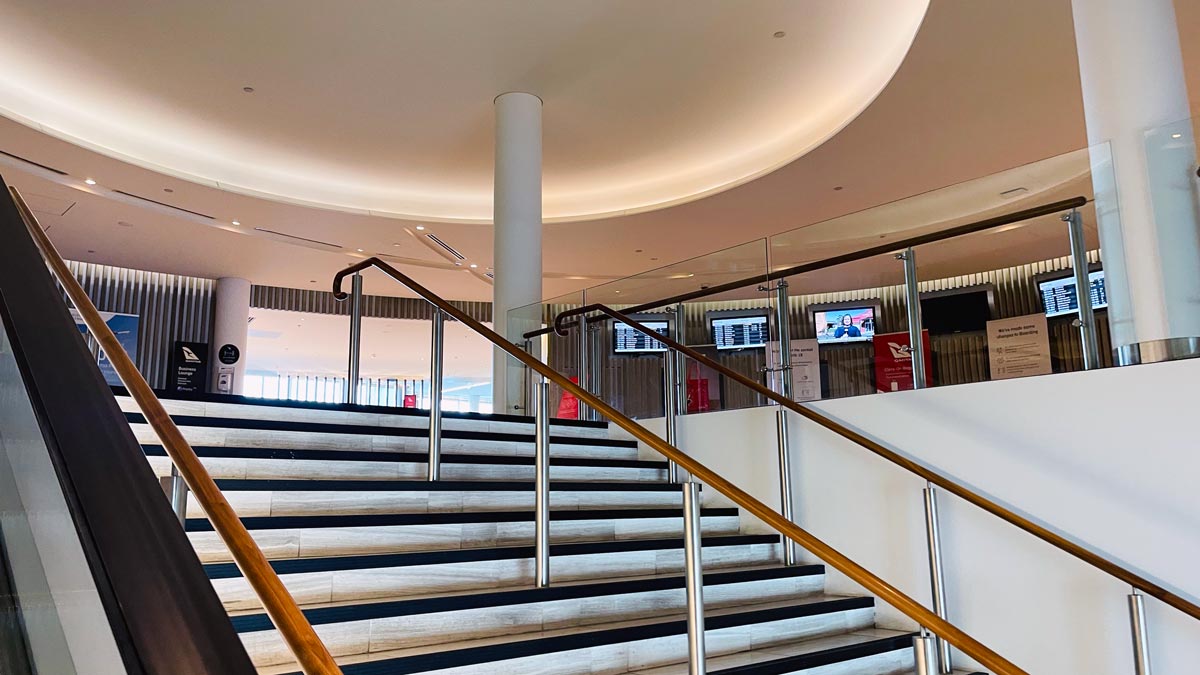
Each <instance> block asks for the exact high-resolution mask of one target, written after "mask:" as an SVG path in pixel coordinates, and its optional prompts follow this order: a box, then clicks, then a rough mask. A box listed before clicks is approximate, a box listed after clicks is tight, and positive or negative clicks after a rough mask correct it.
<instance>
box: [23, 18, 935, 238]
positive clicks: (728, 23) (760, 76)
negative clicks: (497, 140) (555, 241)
mask: <svg viewBox="0 0 1200 675" xmlns="http://www.w3.org/2000/svg"><path fill="white" fill-rule="evenodd" d="M928 4H929V3H928V0H894V1H893V2H887V3H880V2H877V1H876V0H841V1H839V2H828V1H827V0H792V1H791V2H778V0H744V1H743V2H737V3H695V2H690V1H688V0H662V1H661V2H654V3H647V2H640V1H639V0H523V1H522V2H517V3H480V2H477V1H476V0H442V1H440V2H436V3H397V2H390V1H388V0H363V1H362V2H356V3H350V4H344V3H343V4H331V3H327V2H323V1H322V0H293V1H292V2H288V3H278V4H270V3H267V4H262V3H224V4H221V5H211V4H208V3H194V2H186V1H185V0H161V2H156V3H155V4H154V11H146V9H145V5H144V3H140V2H136V1H135V0H110V1H109V2H105V3H78V4H77V5H76V6H73V8H72V11H71V12H62V11H60V9H59V7H58V6H57V5H56V4H55V3H47V2H39V1H38V0H12V1H11V2H6V3H4V6H3V8H2V9H0V61H3V62H4V63H5V64H6V66H8V67H6V68H5V69H3V71H0V114H2V115H4V116H7V117H9V118H11V119H13V120H16V121H19V122H21V123H24V124H27V125H30V126H33V127H36V128H37V129H39V130H41V131H44V132H46V133H49V134H52V135H54V136H57V137H59V138H62V139H64V140H67V141H70V142H72V143H75V144H77V145H80V146H83V147H85V148H88V149H91V150H96V151H98V152H101V153H104V154H106V155H108V156H110V157H113V158H115V159H119V160H121V161H124V162H129V163H132V164H135V165H138V166H141V167H144V168H149V169H152V170H154V171H158V172H160V173H162V174H166V175H170V176H173V177H176V178H181V179H185V180H189V181H193V182H197V183H201V184H204V185H209V186H213V187H219V188H221V189H224V190H228V191H231V192H235V193H239V194H246V195H252V196H258V197H265V198H269V199H274V200H278V201H282V202H287V203H293V204H301V205H310V206H319V207H322V208H330V209H339V210H343V211H351V212H356V213H363V212H366V213H370V214H373V215H380V216H392V217H397V218H406V219H412V220H423V221H426V222H439V221H451V222H467V223H473V222H479V223H487V222H490V221H491V217H492V213H491V211H492V187H493V186H492V173H493V130H494V108H493V103H492V101H493V100H494V99H495V97H496V95H497V94H499V93H502V92H505V91H528V92H531V93H534V94H536V95H538V96H539V97H541V98H542V100H543V101H544V102H545V107H544V113H543V175H544V181H543V217H544V219H545V220H546V221H550V222H554V221H581V220H590V219H596V218H601V217H611V216H616V215H622V214H630V213H638V212H644V211H650V210H655V209H660V208H665V207H667V206H672V205H676V204H681V203H685V202H688V201H693V200H696V199H699V198H701V197H704V196H707V195H711V194H714V193H716V192H720V191H723V190H727V189H729V188H731V187H734V186H737V185H740V184H742V183H745V182H747V181H750V180H753V179H754V178H757V177H759V176H762V175H764V174H766V173H768V172H771V171H773V170H775V169H777V168H779V167H781V166H783V165H785V164H787V163H789V162H791V161H792V160H794V159H796V158H798V157H800V156H802V155H804V154H805V153H807V152H808V151H810V150H812V149H813V148H815V147H816V146H818V145H820V144H821V143H823V142H824V141H825V140H827V139H828V138H830V137H831V136H832V135H834V134H836V133H837V132H838V131H839V130H841V129H842V128H843V127H844V126H845V125H846V124H848V123H849V122H850V121H851V120H853V119H854V118H855V117H857V116H858V114H859V113H861V112H862V111H863V110H864V109H865V108H866V107H867V106H868V105H869V104H870V103H871V101H873V100H874V99H875V97H876V96H877V95H878V94H879V93H880V92H881V91H882V90H883V88H884V87H885V86H886V85H887V84H888V82H889V81H890V80H891V78H892V76H893V75H894V74H895V72H896V70H897V69H898V68H899V66H900V64H901V62H902V61H903V60H904V58H905V56H906V55H907V53H908V49H909V47H910V46H911V44H912V42H913V38H914V37H915V35H916V33H917V30H918V29H919V27H920V25H921V22H922V20H923V18H924V16H925V12H926V10H927V8H928ZM781 25H786V26H788V27H789V30H788V31H787V33H786V34H787V37H788V39H787V40H779V41H777V40H763V39H762V37H763V36H764V35H772V34H775V33H776V32H782V31H778V30H777V29H778V27H779V26H781ZM212 35H221V36H223V39H221V40H212V39H211V36H212ZM315 44H320V45H321V49H313V45H315ZM47 45H53V46H54V48H53V49H48V48H47V47H46V46H47ZM234 70H236V71H237V72H239V73H243V74H244V73H252V74H253V76H254V78H255V79H257V80H259V81H262V82H270V88H269V90H261V91H256V92H254V94H255V97H254V99H253V102H252V103H250V102H249V101H245V102H241V104H240V105H230V104H229V99H228V92H229V91H231V90H233V91H236V90H237V89H241V90H242V91H245V92H246V93H251V92H253V91H254V89H255V87H253V86H250V85H246V84H244V83H243V82H239V81H238V80H239V79H240V78H238V77H237V76H234V75H231V72H232V71H234Z"/></svg>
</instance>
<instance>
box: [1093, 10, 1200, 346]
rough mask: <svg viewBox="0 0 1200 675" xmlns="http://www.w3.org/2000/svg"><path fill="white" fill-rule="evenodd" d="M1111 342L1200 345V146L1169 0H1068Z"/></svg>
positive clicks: (1124, 343)
mask: <svg viewBox="0 0 1200 675" xmlns="http://www.w3.org/2000/svg"><path fill="white" fill-rule="evenodd" d="M1071 6H1072V9H1073V10H1074V17H1075V42H1076V47H1077V49H1078V52H1079V73H1080V79H1081V82H1082V85H1083V103H1084V112H1085V116H1086V119H1087V132H1088V143H1089V144H1090V145H1091V146H1093V147H1092V152H1091V160H1092V183H1093V187H1094V189H1095V193H1096V213H1097V215H1098V218H1099V230H1100V243H1101V249H1102V253H1103V258H1104V267H1105V276H1106V280H1105V283H1106V286H1107V291H1108V301H1109V308H1108V322H1109V326H1110V327H1111V329H1112V339H1113V348H1114V350H1116V351H1117V355H1118V360H1119V361H1120V362H1123V363H1135V362H1138V361H1142V362H1148V361H1155V360H1163V359H1166V358H1175V357H1178V356H1184V355H1188V352H1190V351H1192V350H1193V349H1194V348H1196V347H1197V346H1200V340H1196V338H1200V229H1198V223H1200V216H1198V214H1197V181H1196V173H1195V172H1196V146H1195V140H1194V138H1193V132H1192V126H1191V124H1190V123H1189V122H1188V121H1187V118H1188V116H1189V109H1188V95H1187V87H1186V84H1185V80H1184V71H1183V56H1182V53H1181V51H1180V47H1179V31H1178V28H1177V27H1176V23H1175V8H1174V5H1173V0H1072V3H1071Z"/></svg>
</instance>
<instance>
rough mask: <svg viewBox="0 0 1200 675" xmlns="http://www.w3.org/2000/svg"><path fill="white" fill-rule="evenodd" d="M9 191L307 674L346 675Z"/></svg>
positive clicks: (19, 198) (29, 215)
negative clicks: (342, 673) (342, 672)
mask: <svg viewBox="0 0 1200 675" xmlns="http://www.w3.org/2000/svg"><path fill="white" fill-rule="evenodd" d="M9 192H10V193H11V194H12V198H13V201H14V203H15V204H16V206H17V210H18V212H19V213H20V215H21V218H22V220H24V222H25V227H26V229H27V230H28V231H29V234H30V236H31V237H32V238H33V240H34V243H36V244H37V247H38V249H39V250H40V251H41V254H42V257H43V258H44V259H45V261H46V263H47V265H49V267H50V269H51V270H52V271H53V272H54V275H55V276H56V277H57V278H58V281H59V283H60V284H61V285H62V287H63V289H64V290H65V291H66V294H67V296H68V297H69V298H70V299H71V302H72V304H74V305H75V309H76V310H77V311H78V312H79V314H80V316H81V317H82V319H83V321H84V323H85V324H86V325H87V328H88V330H89V331H90V332H91V334H92V336H93V337H94V338H95V339H96V341H97V342H98V343H99V345H100V348H101V349H102V350H103V351H104V354H105V356H106V357H107V358H108V360H109V362H110V363H111V364H112V366H113V369H114V370H115V371H116V372H117V374H118V375H119V376H120V378H121V381H122V382H123V383H124V385H125V387H126V389H127V390H128V391H129V395H130V396H131V397H132V398H133V400H134V401H135V402H136V403H137V405H138V407H139V408H140V409H141V412H142V415H144V416H145V418H146V422H147V423H148V424H149V425H150V426H151V427H152V428H153V429H154V431H155V433H156V434H157V435H158V437H159V439H160V441H161V442H162V446H163V448H164V449H165V450H166V452H167V455H168V456H170V458H171V461H172V462H173V463H174V465H175V466H176V467H177V468H178V469H179V474H180V475H181V476H182V477H183V479H184V481H185V482H186V483H187V485H188V488H189V489H190V490H191V491H192V493H193V494H194V495H195V497H196V501H197V503H198V504H199V505H200V507H201V508H202V509H203V510H204V513H205V514H206V515H207V517H208V519H209V520H210V521H211V522H212V524H213V529H215V530H216V531H217V533H218V534H219V535H220V537H221V540H222V541H223V542H224V543H225V545H226V546H227V547H228V549H229V551H230V553H231V555H232V556H233V559H234V561H235V562H236V563H237V566H238V568H239V569H240V570H241V571H242V574H243V575H245V578H246V580H247V582H248V583H249V584H250V586H251V587H252V588H253V589H254V592H255V593H256V594H257V595H258V598H259V600H260V601H261V602H262V605H263V608H264V610H266V612H267V614H268V615H269V616H270V618H271V621H272V622H273V623H274V624H275V627H276V629H277V630H278V631H279V633H280V635H281V636H282V637H283V639H284V641H285V642H286V643H287V645H288V647H289V648H290V649H291V651H292V653H293V655H295V657H296V660H297V662H298V663H299V665H300V667H301V669H302V670H303V671H304V673H305V675H340V674H341V669H339V668H338V666H337V664H336V663H335V662H334V660H333V657H332V656H331V655H330V653H329V650H328V649H326V648H325V645H324V643H322V642H321V639H320V638H319V637H318V636H317V634H316V631H314V630H313V628H312V626H311V625H310V624H309V622H308V620H307V619H306V618H305V617H304V614H303V612H301V610H300V607H299V606H298V605H297V604H296V601H295V599H294V598H293V597H292V596H291V594H290V593H289V592H288V590H287V588H285V587H284V585H283V582H282V581H281V580H280V579H279V575H278V574H276V573H275V570H274V569H273V568H272V567H271V564H270V562H268V561H267V558H266V556H265V555H263V552H262V550H261V549H260V548H259V547H258V545H257V544H256V543H255V542H254V539H253V538H252V537H251V536H250V532H249V531H247V530H246V526H245V525H244V524H243V523H242V521H241V520H240V519H239V518H238V515H237V513H236V512H235V511H234V509H233V507H232V506H230V504H229V502H228V501H227V500H226V499H225V495H224V494H222V492H221V490H220V488H218V487H217V484H216V482H214V481H213V479H212V476H211V475H209V473H208V470H207V469H205V468H204V464H203V463H201V461H200V458H199V457H198V456H197V455H196V452H195V450H193V449H192V446H191V444H189V443H188V442H187V440H186V439H185V438H184V437H183V433H182V432H180V430H179V427H177V426H176V425H175V422H174V421H173V420H172V419H171V416H170V415H169V414H168V413H167V411H166V409H165V408H163V405H162V402H161V401H159V400H158V397H157V396H155V394H154V390H153V389H151V388H150V385H149V384H148V383H147V382H146V380H145V378H143V377H142V374H141V373H140V372H139V371H138V369H137V366H136V365H135V364H134V362H133V360H132V359H131V358H130V357H129V355H128V354H127V353H126V352H125V349H124V347H122V346H121V343H120V342H119V341H118V339H117V336H116V335H115V334H113V332H112V329H111V328H109V326H108V324H107V323H105V322H104V319H103V317H102V316H101V315H100V312H99V311H98V310H97V309H96V306H95V305H94V304H92V301H91V299H90V298H89V297H88V295H87V293H86V292H85V291H84V290H83V287H82V286H80V285H79V282H78V281H77V280H76V279H75V276H74V275H73V274H71V270H70V268H68V267H67V264H66V262H65V261H64V260H63V258H62V256H61V255H59V253H58V250H57V249H56V248H55V247H54V244H53V243H52V242H51V241H50V238H49V237H48V236H47V235H46V233H45V232H44V231H43V230H42V227H41V225H40V224H39V223H38V221H37V218H36V217H35V216H34V215H33V211H32V210H30V208H29V205H28V204H26V202H25V200H24V198H22V196H21V194H20V192H19V191H18V190H17V189H16V188H14V187H9Z"/></svg>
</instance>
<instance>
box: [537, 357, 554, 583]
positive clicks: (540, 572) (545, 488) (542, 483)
mask: <svg viewBox="0 0 1200 675" xmlns="http://www.w3.org/2000/svg"><path fill="white" fill-rule="evenodd" d="M534 406H535V407H536V409H537V413H536V414H537V421H536V425H537V429H536V441H535V445H534V460H533V463H534V527H533V539H534V554H535V561H534V584H535V585H536V586H537V588H545V587H547V586H549V585H550V383H549V382H547V381H546V379H545V378H542V381H541V382H540V383H538V385H537V398H536V402H535V403H534Z"/></svg>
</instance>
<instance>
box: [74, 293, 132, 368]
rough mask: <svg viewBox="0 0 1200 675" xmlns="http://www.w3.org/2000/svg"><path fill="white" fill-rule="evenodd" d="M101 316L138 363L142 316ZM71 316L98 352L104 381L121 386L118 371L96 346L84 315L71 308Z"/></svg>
mask: <svg viewBox="0 0 1200 675" xmlns="http://www.w3.org/2000/svg"><path fill="white" fill-rule="evenodd" d="M100 317H101V318H102V319H104V323H106V324H108V327H109V329H110V330H112V332H113V334H114V335H116V336H117V342H120V343H121V347H123V348H124V349H125V353H126V354H128V355H129V358H130V359H133V362H134V363H137V355H138V328H139V326H140V324H141V318H140V317H139V316H138V315H137V314H119V313H117V312H100ZM71 318H73V319H74V320H75V326H76V327H78V328H79V332H80V333H83V335H84V337H85V338H86V339H87V342H88V347H89V348H91V350H92V352H93V353H97V354H98V356H97V359H96V363H97V365H99V366H100V372H101V373H103V375H104V381H105V382H107V383H109V384H110V385H114V386H120V385H121V378H120V377H119V376H118V375H117V371H116V369H115V368H113V365H112V362H110V361H109V360H108V357H107V356H106V355H105V354H104V352H103V351H102V350H100V349H99V348H98V347H97V346H95V341H94V340H92V339H91V337H90V335H89V334H88V328H87V324H86V323H84V321H83V317H82V316H81V315H80V314H79V312H78V311H76V310H74V309H72V310H71Z"/></svg>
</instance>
